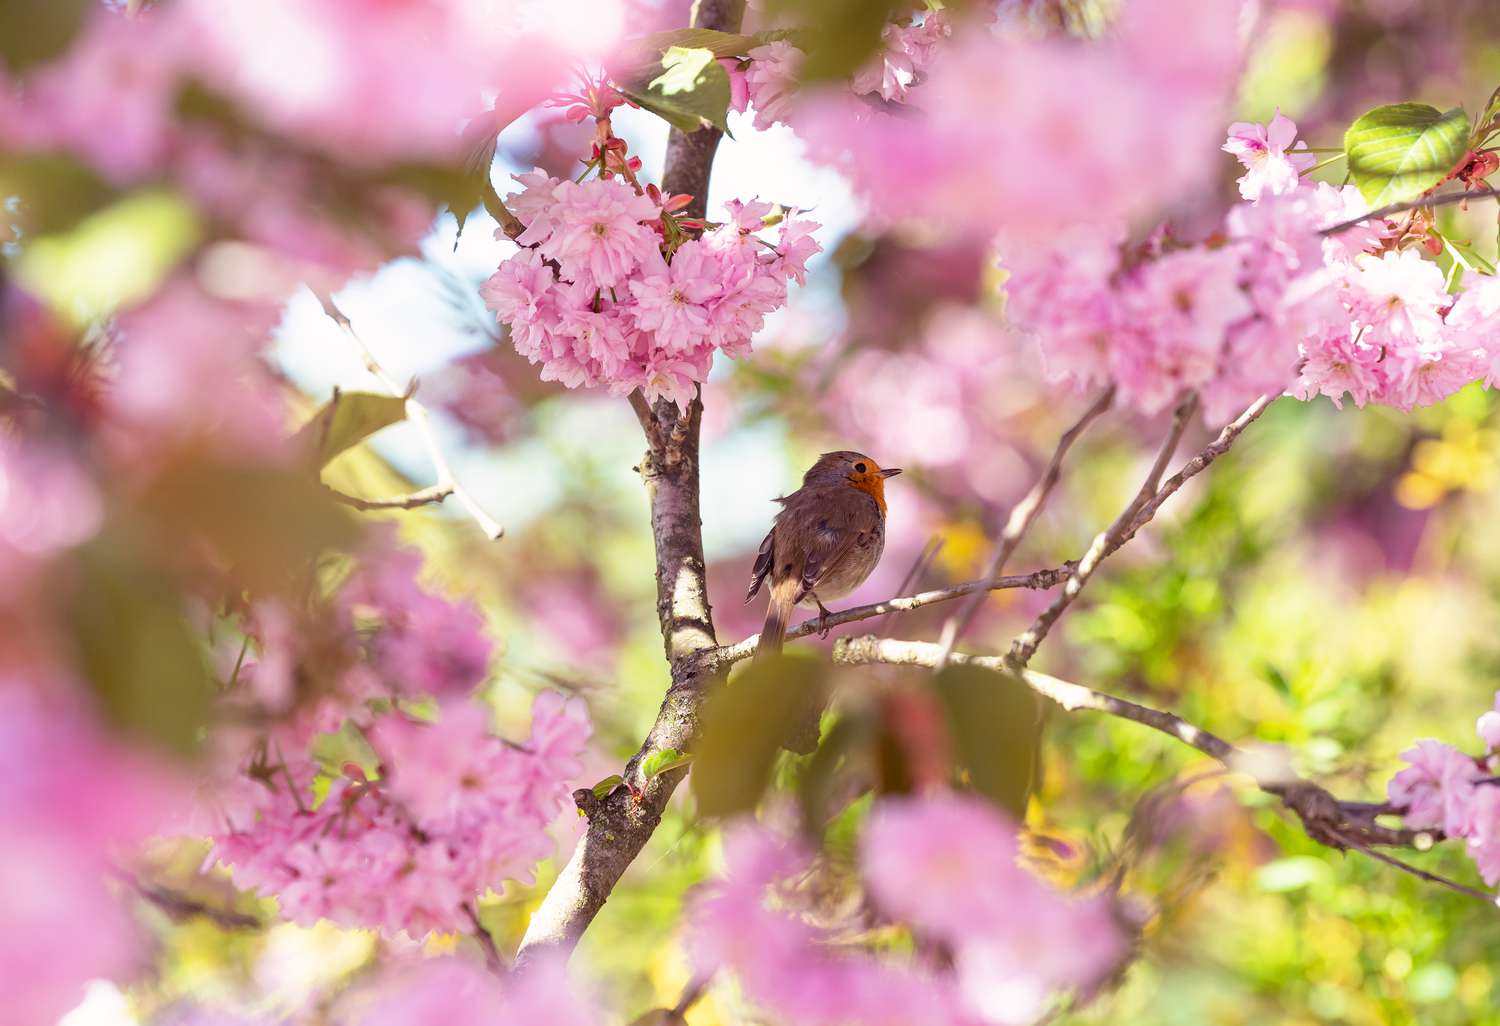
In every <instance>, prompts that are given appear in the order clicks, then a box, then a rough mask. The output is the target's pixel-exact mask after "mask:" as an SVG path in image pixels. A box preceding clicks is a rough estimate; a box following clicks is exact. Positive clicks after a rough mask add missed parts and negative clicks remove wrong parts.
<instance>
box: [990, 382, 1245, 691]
mask: <svg viewBox="0 0 1500 1026" xmlns="http://www.w3.org/2000/svg"><path fill="white" fill-rule="evenodd" d="M1197 409H1198V396H1197V394H1196V393H1191V392H1190V393H1188V395H1187V396H1185V397H1184V398H1183V400H1182V402H1180V403H1179V404H1178V405H1177V411H1176V412H1175V413H1174V414H1173V415H1172V427H1171V429H1170V430H1168V432H1167V437H1166V440H1165V441H1163V442H1162V446H1161V451H1160V452H1158V453H1157V456H1156V462H1155V463H1153V464H1152V465H1151V472H1150V473H1148V474H1147V475H1146V480H1145V481H1143V482H1142V483H1141V487H1140V490H1139V491H1137V492H1136V495H1135V498H1134V499H1131V500H1130V504H1129V505H1127V506H1126V507H1125V510H1124V512H1122V513H1121V514H1120V515H1119V516H1118V517H1116V518H1115V521H1114V523H1112V524H1110V525H1109V527H1107V528H1105V529H1104V530H1103V531H1101V532H1100V533H1099V534H1098V535H1096V536H1095V538H1094V542H1093V544H1092V545H1090V546H1089V549H1088V551H1087V552H1085V553H1084V555H1083V558H1082V559H1080V560H1079V561H1078V569H1077V570H1075V571H1074V572H1073V576H1072V577H1071V578H1070V579H1069V580H1068V583H1067V584H1066V585H1064V586H1063V590H1062V594H1060V595H1058V596H1057V598H1055V599H1053V600H1052V604H1051V605H1049V606H1048V607H1047V608H1046V609H1044V610H1042V612H1041V613H1040V614H1039V615H1038V616H1037V618H1036V619H1035V620H1034V621H1032V624H1031V626H1030V627H1028V628H1027V629H1026V632H1025V633H1024V634H1022V635H1021V636H1020V637H1018V638H1016V640H1015V641H1014V642H1012V643H1011V646H1010V655H1009V656H1008V658H1009V659H1010V661H1011V663H1012V664H1013V665H1014V666H1015V667H1016V668H1017V669H1020V668H1021V667H1024V666H1025V665H1026V664H1027V663H1028V662H1030V661H1031V657H1032V656H1033V655H1034V654H1035V653H1036V649H1037V646H1038V645H1040V644H1041V643H1042V639H1044V638H1045V637H1046V636H1047V632H1048V631H1050V630H1051V629H1052V625H1053V624H1055V623H1056V622H1057V619H1058V617H1060V616H1062V615H1063V613H1064V612H1065V611H1066V610H1067V608H1068V607H1069V606H1070V605H1072V604H1073V600H1074V599H1076V598H1077V597H1078V594H1079V592H1081V591H1083V587H1084V585H1086V584H1088V582H1089V578H1090V577H1091V576H1093V573H1094V571H1095V570H1097V569H1098V568H1099V564H1100V563H1102V562H1104V561H1105V560H1106V559H1108V558H1109V555H1110V554H1111V553H1112V552H1114V551H1115V550H1116V549H1118V548H1119V547H1120V546H1121V545H1123V544H1124V543H1125V541H1126V539H1127V538H1128V537H1129V535H1130V534H1134V533H1135V530H1138V529H1139V526H1138V525H1136V517H1137V516H1138V515H1139V514H1140V512H1141V511H1142V510H1143V509H1145V507H1146V504H1147V503H1148V502H1150V501H1151V500H1152V499H1154V498H1155V497H1156V496H1157V495H1158V494H1159V491H1158V485H1159V484H1160V482H1161V476H1162V474H1164V473H1166V470H1167V463H1168V462H1169V461H1170V460H1171V459H1172V455H1173V453H1175V452H1176V451H1177V445H1178V443H1179V442H1181V441H1182V434H1183V432H1184V431H1186V430H1187V425H1188V421H1189V420H1191V419H1192V416H1193V413H1194V412H1195V411H1196V410H1197ZM1225 430H1226V431H1227V430H1228V428H1226V429H1225ZM1236 434H1238V432H1236ZM1230 441H1231V442H1232V441H1233V438H1231V439H1230ZM1226 448H1227V446H1226ZM1206 465H1207V464H1205V466H1206ZM1195 473H1196V471H1195ZM1183 480H1184V481H1185V480H1186V478H1184V479H1183ZM1180 487H1182V485H1181V483H1179V484H1178V485H1177V488H1180ZM1173 491H1176V488H1174V489H1173ZM1158 505H1160V503H1158Z"/></svg>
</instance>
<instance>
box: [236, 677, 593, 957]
mask: <svg viewBox="0 0 1500 1026" xmlns="http://www.w3.org/2000/svg"><path fill="white" fill-rule="evenodd" d="M487 724H488V714H487V712H486V711H485V710H484V709H483V708H482V707H478V706H472V705H470V704H467V703H464V702H462V701H459V702H455V703H451V704H446V705H445V706H444V707H443V709H442V711H441V714H440V715H439V717H438V719H437V720H436V721H435V722H432V723H419V722H416V721H414V720H411V719H408V718H407V717H406V715H405V714H404V713H401V712H392V713H389V714H387V715H386V716H384V717H381V718H379V719H377V720H376V721H375V722H374V723H373V724H370V725H369V727H368V731H369V732H368V737H369V739H370V741H371V743H372V745H373V747H374V749H375V751H376V753H377V754H378V755H379V757H380V759H381V769H382V775H381V777H380V779H378V780H375V781H371V780H367V779H365V777H364V774H363V773H362V772H359V771H354V772H352V773H350V772H349V771H346V775H345V776H342V777H339V778H336V779H334V780H332V781H331V782H330V783H329V785H328V787H327V793H326V796H324V797H323V798H322V799H321V801H319V800H318V799H317V798H316V796H315V792H314V781H315V779H316V776H317V772H318V770H317V766H316V764H314V763H313V762H312V761H311V760H310V759H309V758H308V757H306V756H298V755H295V754H292V755H288V754H287V753H286V752H285V750H284V749H283V748H282V747H281V746H279V745H278V746H275V747H274V748H272V749H271V752H274V753H275V754H274V756H272V755H270V754H269V753H268V752H267V751H266V750H265V749H262V750H260V751H258V752H257V753H255V754H253V755H252V756H251V761H250V763H249V764H248V765H247V766H245V767H244V768H243V772H245V773H247V774H249V775H250V776H251V777H252V778H253V779H254V780H256V781H257V782H258V785H257V789H256V790H254V791H252V792H251V793H250V795H249V797H250V798H251V802H252V804H251V808H250V815H249V816H246V815H245V812H244V810H240V811H239V812H238V814H236V813H235V811H233V808H232V807H231V806H225V807H224V811H223V813H222V818H221V819H220V821H219V823H218V825H217V827H216V829H215V831H214V837H213V841H214V848H213V852H212V857H213V858H214V859H215V860H217V861H219V862H222V863H224V864H226V865H228V866H229V867H230V870H231V872H232V875H233V878H234V881H235V883H236V885H238V886H240V887H243V888H246V889H249V890H255V891H258V892H260V893H262V894H266V895H269V896H275V897H276V898H277V900H278V902H279V903H280V906H281V914H282V915H283V916H285V917H286V918H288V919H290V920H292V921H294V922H298V923H302V924H305V925H310V924H312V923H314V922H316V921H317V920H319V919H330V920H332V921H333V922H335V923H338V924H340V925H344V926H359V927H374V928H379V929H382V930H385V931H387V932H389V933H392V934H394V933H406V934H408V935H410V936H412V937H421V936H424V935H425V934H428V933H430V932H433V931H453V930H462V929H466V924H467V921H468V920H467V913H466V911H465V906H466V904H468V903H470V902H472V901H473V900H474V899H475V897H476V896H477V895H478V894H480V893H481V892H483V891H484V890H485V889H486V888H488V887H491V886H497V885H498V884H499V883H500V882H501V881H502V880H504V879H506V878H513V879H519V880H528V879H530V875H531V872H532V869H533V867H534V866H535V864H536V863H537V862H538V861H539V860H540V859H542V858H544V857H545V856H546V855H547V854H548V853H549V852H550V851H551V850H552V841H551V838H550V837H549V836H548V834H547V832H546V828H547V826H548V824H549V823H550V822H551V821H552V820H553V818H554V817H555V816H556V815H557V813H558V812H559V811H561V810H562V808H564V806H565V804H566V801H567V796H568V795H569V793H570V789H571V787H572V785H573V784H574V783H576V779H575V778H576V774H577V773H578V772H580V770H581V766H582V764H581V762H580V759H579V757H580V755H581V752H582V748H583V745H584V744H585V743H586V742H587V740H588V736H589V727H588V721H587V719H586V716H585V714H584V712H583V710H582V708H581V706H580V703H578V702H577V700H564V699H562V698H561V696H554V697H548V696H545V695H544V696H540V697H539V698H538V699H537V702H536V705H535V707H534V709H533V718H532V736H531V738H530V740H529V741H528V742H525V743H522V744H519V745H517V744H511V743H507V742H505V741H503V740H501V739H499V738H497V737H494V736H492V735H491V734H490V733H489V732H488V730H487ZM268 759H269V760H270V761H269V764H268V762H267V760H268ZM231 793H232V792H231Z"/></svg>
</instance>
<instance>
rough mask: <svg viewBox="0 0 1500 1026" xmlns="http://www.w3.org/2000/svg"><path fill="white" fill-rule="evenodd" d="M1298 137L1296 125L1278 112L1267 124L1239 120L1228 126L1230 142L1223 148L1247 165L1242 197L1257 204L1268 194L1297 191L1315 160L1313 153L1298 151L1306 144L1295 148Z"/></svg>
mask: <svg viewBox="0 0 1500 1026" xmlns="http://www.w3.org/2000/svg"><path fill="white" fill-rule="evenodd" d="M1296 138H1297V125H1296V123H1295V122H1294V121H1292V119H1291V118H1288V117H1286V116H1285V115H1284V114H1282V113H1281V111H1279V110H1278V111H1277V112H1276V116H1275V117H1273V118H1272V119H1271V122H1270V124H1268V125H1260V124H1256V123H1254V122H1250V121H1236V122H1235V123H1234V124H1232V125H1230V126H1229V141H1228V142H1226V143H1225V144H1224V147H1223V149H1224V152H1225V153H1230V154H1233V155H1234V156H1235V157H1236V158H1237V159H1238V160H1239V162H1240V163H1241V164H1243V165H1245V175H1244V176H1243V177H1242V178H1240V180H1239V187H1240V195H1241V196H1243V197H1244V198H1245V199H1247V200H1250V201H1252V202H1254V201H1255V200H1258V199H1260V198H1261V196H1262V195H1263V194H1265V193H1270V194H1271V195H1273V196H1282V195H1285V194H1286V193H1289V192H1291V191H1292V190H1294V189H1296V188H1297V185H1298V183H1299V182H1300V181H1301V177H1300V176H1301V174H1302V172H1303V171H1306V170H1307V169H1308V168H1310V167H1312V166H1313V164H1314V163H1315V159H1314V157H1313V156H1312V154H1302V153H1296V152H1295V150H1297V149H1304V148H1305V147H1306V145H1307V144H1306V143H1297V145H1296V146H1295V147H1294V146H1293V145H1292V143H1293V141H1294V140H1295V139H1296Z"/></svg>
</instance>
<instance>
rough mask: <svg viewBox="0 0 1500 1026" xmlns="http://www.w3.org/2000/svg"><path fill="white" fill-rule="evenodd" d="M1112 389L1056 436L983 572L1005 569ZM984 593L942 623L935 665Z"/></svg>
mask: <svg viewBox="0 0 1500 1026" xmlns="http://www.w3.org/2000/svg"><path fill="white" fill-rule="evenodd" d="M1114 398H1115V389H1114V386H1113V385H1111V386H1110V387H1109V388H1107V389H1105V390H1104V392H1103V394H1101V395H1100V396H1099V398H1098V399H1095V400H1094V402H1093V404H1092V405H1090V406H1089V408H1088V409H1087V410H1085V411H1084V414H1083V416H1082V417H1079V418H1078V420H1077V421H1076V422H1075V423H1074V424H1073V426H1072V427H1070V428H1068V430H1066V431H1064V432H1063V433H1062V437H1060V438H1059V439H1058V440H1057V447H1056V448H1055V449H1053V450H1052V458H1051V459H1050V460H1048V461H1047V467H1046V469H1045V470H1043V471H1042V474H1041V476H1040V477H1038V478H1037V479H1036V483H1035V484H1033V485H1032V486H1031V490H1030V491H1029V492H1027V493H1026V495H1025V497H1024V498H1022V499H1021V501H1020V502H1018V503H1016V505H1015V508H1014V509H1012V510H1011V511H1010V516H1009V517H1008V518H1007V519H1006V521H1005V529H1004V530H1003V531H1001V532H1000V543H999V545H998V546H997V547H996V549H995V558H994V559H993V560H991V562H990V568H989V570H988V571H987V572H986V573H985V577H987V578H991V579H993V578H996V577H999V576H1000V571H1001V570H1004V569H1005V564H1006V561H1007V560H1009V559H1010V557H1011V556H1012V555H1014V554H1015V551H1016V549H1017V548H1018V547H1019V546H1020V544H1021V539H1023V538H1024V537H1026V532H1027V531H1028V530H1030V529H1031V524H1032V522H1033V521H1035V520H1036V517H1037V514H1038V513H1040V512H1041V509H1042V506H1043V505H1045V504H1046V502H1047V496H1049V495H1050V494H1051V493H1052V489H1053V488H1054V487H1056V485H1057V482H1058V479H1059V478H1061V476H1062V461H1063V457H1065V456H1066V455H1067V454H1068V450H1069V449H1071V448H1072V447H1073V443H1074V442H1075V441H1077V440H1078V437H1079V436H1080V435H1082V434H1083V433H1084V431H1086V430H1088V426H1089V425H1090V424H1092V423H1093V422H1094V421H1095V420H1097V419H1098V418H1099V417H1100V416H1102V415H1103V413H1104V411H1105V410H1107V409H1109V407H1110V404H1111V403H1112V402H1114ZM986 597H987V594H986V593H985V592H976V593H975V595H974V597H973V598H972V599H970V600H969V601H968V602H966V603H964V605H963V606H962V607H961V608H960V609H959V610H958V611H957V612H956V613H954V614H953V615H952V616H951V617H949V618H948V620H947V622H945V623H944V624H943V633H942V636H941V637H940V638H939V640H938V646H939V647H940V648H941V649H942V655H941V656H939V658H938V665H937V669H939V670H941V669H942V668H943V666H944V664H946V663H947V661H948V655H949V654H950V653H951V652H952V651H953V646H954V645H955V644H957V643H958V639H959V636H960V635H961V634H963V632H964V631H966V630H967V629H968V627H969V624H970V623H972V622H973V620H974V617H975V616H976V615H977V614H978V613H979V607H980V606H982V605H983V604H984V600H985V598H986Z"/></svg>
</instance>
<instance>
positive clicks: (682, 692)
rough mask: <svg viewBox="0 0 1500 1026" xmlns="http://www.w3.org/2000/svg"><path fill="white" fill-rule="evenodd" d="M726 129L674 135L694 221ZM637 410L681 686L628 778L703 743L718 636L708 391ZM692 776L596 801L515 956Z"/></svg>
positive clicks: (674, 163)
mask: <svg viewBox="0 0 1500 1026" xmlns="http://www.w3.org/2000/svg"><path fill="white" fill-rule="evenodd" d="M743 13H744V3H743V0H698V3H697V4H696V6H695V11H694V17H693V27H695V28H704V29H715V30H718V31H721V32H736V31H738V30H739V27H740V20H741V17H742V15H743ZM720 135H721V133H720V132H719V131H718V130H717V129H713V128H700V129H699V130H698V131H696V132H691V133H685V132H681V131H678V130H676V129H674V130H673V131H672V132H671V134H670V135H669V136H668V139H667V155H666V171H665V173H664V174H663V176H662V191H664V192H666V193H669V194H670V193H689V194H691V195H692V197H693V201H692V203H691V204H690V205H689V206H688V208H687V210H688V214H689V216H697V217H702V216H704V214H705V212H706V208H707V200H708V182H709V172H710V170H711V168H712V166H713V158H714V153H715V151H716V150H717V149H718V145H719V138H720ZM631 406H632V408H633V409H634V410H635V412H636V416H637V417H638V418H640V420H641V425H642V428H643V430H644V431H645V433H646V440H647V444H648V446H649V449H648V451H647V453H646V456H645V458H644V459H642V461H641V466H640V472H641V478H642V480H643V481H644V482H645V484H646V491H647V495H648V496H649V498H650V502H651V532H652V536H653V537H654V538H655V541H656V596H657V599H656V601H657V615H658V618H659V620H660V621H661V633H662V647H663V649H664V650H665V652H666V657H667V663H668V666H669V667H670V669H671V683H670V684H669V686H668V688H667V693H666V697H665V698H664V699H663V701H662V705H661V709H660V710H659V711H658V713H657V716H656V723H655V724H654V725H653V726H652V728H651V732H650V734H648V735H647V737H646V741H645V743H644V744H642V745H641V748H640V750H639V751H637V752H636V754H635V756H634V757H633V758H631V760H630V762H629V763H628V764H627V765H626V768H625V778H626V780H631V779H632V777H634V776H635V771H636V767H637V766H638V765H639V764H640V761H641V760H642V759H643V758H645V757H646V756H647V755H649V754H650V753H652V752H655V751H660V750H663V749H667V748H675V749H676V750H678V751H690V750H691V749H692V747H693V743H694V741H695V739H696V738H697V735H698V721H699V714H700V712H701V710H702V706H703V702H704V699H705V697H706V695H707V693H708V691H709V689H710V687H711V685H712V683H713V677H712V675H711V673H709V672H707V671H705V670H704V669H702V668H701V667H700V666H699V665H698V660H697V658H696V656H697V655H698V653H700V652H702V651H704V650H708V649H712V648H714V647H715V646H716V645H717V643H718V642H717V639H716V638H715V637H714V627H713V615H712V610H711V609H710V608H709V604H708V579H707V569H706V566H705V563H704V558H703V525H702V521H701V519H700V516H699V500H698V496H699V459H698V441H699V434H700V428H701V425H702V420H703V400H702V393H701V392H700V393H699V394H698V395H697V396H695V397H694V398H693V402H692V405H691V406H690V407H689V409H688V412H687V415H686V416H682V415H680V414H679V411H678V410H677V407H676V406H675V405H673V404H672V403H669V402H666V401H660V402H658V403H657V404H656V406H655V408H654V409H652V408H650V407H649V406H648V405H647V403H646V402H645V399H644V398H641V399H640V400H637V399H636V398H635V397H634V396H632V398H631ZM686 774H687V769H686V767H681V768H678V769H675V770H669V771H667V772H665V773H659V774H657V775H656V776H654V777H652V778H651V779H649V780H645V781H640V782H639V784H640V786H639V789H635V788H630V787H622V788H617V789H616V790H615V791H614V793H612V794H610V795H609V796H608V797H606V798H605V799H603V800H602V801H599V802H590V803H589V809H588V817H589V826H588V831H587V832H586V833H585V834H584V836H583V838H582V839H581V840H580V841H579V842H578V846H577V847H576V848H574V849H573V855H572V857H571V858H570V859H569V860H568V864H567V865H566V866H564V867H563V870H562V873H561V874H560V875H559V876H558V878H557V881H556V882H555V883H554V884H553V885H552V889H551V890H549V891H548V892H547V896H546V897H545V898H544V899H543V900H542V904H541V907H539V908H538V909H537V910H536V912H535V913H534V914H533V915H532V917H531V922H530V923H529V924H528V925H527V928H526V935H525V936H524V937H523V938H522V939H521V949H520V951H519V952H518V953H517V955H516V961H517V964H518V965H524V964H526V963H527V962H528V961H529V960H530V959H532V958H533V957H534V956H536V955H537V954H538V953H540V952H543V951H559V952H564V953H566V952H571V951H572V949H573V948H574V946H576V945H577V943H578V939H579V938H580V937H581V936H582V935H583V932H584V931H585V930H586V929H588V926H589V924H590V923H591V922H593V921H594V917H595V916H597V915H598V914H599V910H600V909H601V908H603V906H604V903H605V901H607V900H608V898H609V895H610V893H611V892H612V891H613V890H614V887H615V884H616V883H618V882H619V880H620V877H621V876H622V875H624V873H625V870H626V869H628V868H629V867H630V864H631V862H633V861H634V860H635V857H636V856H637V855H638V854H640V851H641V849H642V848H644V847H645V845H646V842H647V841H648V840H650V838H651V835H652V833H653V832H655V830H656V827H657V824H659V823H660V822H661V817H662V813H663V811H664V810H665V809H666V806H667V802H668V800H669V799H670V798H671V797H672V792H673V791H675V790H676V788H677V785H678V783H680V782H681V780H682V778H683V777H684V776H685V775H686ZM590 797H592V795H591V794H590Z"/></svg>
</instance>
